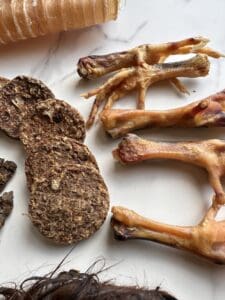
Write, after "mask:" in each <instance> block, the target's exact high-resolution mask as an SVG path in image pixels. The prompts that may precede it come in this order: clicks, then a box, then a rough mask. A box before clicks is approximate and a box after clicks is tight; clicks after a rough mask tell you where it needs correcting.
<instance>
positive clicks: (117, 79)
mask: <svg viewBox="0 0 225 300" xmlns="http://www.w3.org/2000/svg"><path fill="white" fill-rule="evenodd" d="M209 67H210V63H209V60H208V58H207V56H206V55H196V56H195V57H193V58H191V59H189V60H185V61H180V62H173V63H163V64H156V65H152V66H150V65H147V64H144V65H143V66H140V67H131V68H127V69H122V70H121V71H120V72H118V73H117V74H116V75H115V76H113V77H112V78H110V79H109V80H108V81H107V82H106V83H105V84H104V85H102V86H101V87H99V88H97V89H95V90H93V91H90V92H89V93H86V94H83V95H82V96H83V97H85V98H89V97H92V96H97V97H100V99H101V100H102V102H103V101H104V100H105V99H107V98H108V102H107V104H106V107H105V109H106V108H107V109H110V108H111V107H112V105H113V103H114V102H115V101H117V100H118V99H119V98H121V97H122V96H125V95H126V94H127V93H129V92H130V91H132V90H134V89H137V90H138V91H139V98H138V104H137V107H138V108H139V109H144V104H145V92H146V91H147V89H148V87H149V86H150V85H152V84H153V83H155V82H158V81H162V80H168V79H174V78H176V77H188V78H195V77H201V76H206V75H207V74H208V72H209ZM179 90H180V91H182V92H183V90H182V89H179ZM94 106H96V102H95V103H94ZM96 111H97V109H96V108H92V113H91V114H90V116H89V120H88V123H89V125H91V120H92V123H93V121H94V118H95V115H94V114H93V112H94V113H96Z"/></svg>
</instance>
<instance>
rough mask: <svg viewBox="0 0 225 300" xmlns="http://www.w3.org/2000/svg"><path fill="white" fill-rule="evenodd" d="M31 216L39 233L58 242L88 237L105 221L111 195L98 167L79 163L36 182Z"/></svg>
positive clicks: (73, 241) (76, 240)
mask: <svg viewBox="0 0 225 300" xmlns="http://www.w3.org/2000/svg"><path fill="white" fill-rule="evenodd" d="M34 190H35V191H34V192H32V193H31V195H30V202H29V215H30V219H31V221H32V223H33V224H34V225H35V226H36V227H37V229H38V230H39V231H40V233H41V234H42V235H43V236H45V237H46V238H48V239H51V240H52V241H54V242H55V243H57V244H72V243H76V242H78V241H81V240H83V239H87V238H88V237H90V236H91V235H92V234H94V233H95V232H96V231H97V230H98V229H99V228H100V227H101V225H102V224H103V222H104V220H105V218H106V215H107V212H108V209H109V195H108V190H107V187H106V185H105V183H104V181H103V178H102V177H101V175H100V174H99V172H97V171H96V169H95V168H92V167H87V166H84V165H83V166H82V165H77V166H68V167H67V168H66V169H64V170H62V169H61V168H59V169H58V170H55V172H54V173H52V174H51V175H49V176H48V177H47V178H46V179H45V180H44V181H43V180H42V181H40V182H36V187H35V189H34Z"/></svg>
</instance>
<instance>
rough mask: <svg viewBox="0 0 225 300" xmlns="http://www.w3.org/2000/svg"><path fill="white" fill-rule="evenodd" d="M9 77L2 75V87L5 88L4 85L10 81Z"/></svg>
mask: <svg viewBox="0 0 225 300" xmlns="http://www.w3.org/2000/svg"><path fill="white" fill-rule="evenodd" d="M9 81H10V80H9V79H7V78H5V77H0V89H1V88H3V86H5V85H6V84H7V83H9Z"/></svg>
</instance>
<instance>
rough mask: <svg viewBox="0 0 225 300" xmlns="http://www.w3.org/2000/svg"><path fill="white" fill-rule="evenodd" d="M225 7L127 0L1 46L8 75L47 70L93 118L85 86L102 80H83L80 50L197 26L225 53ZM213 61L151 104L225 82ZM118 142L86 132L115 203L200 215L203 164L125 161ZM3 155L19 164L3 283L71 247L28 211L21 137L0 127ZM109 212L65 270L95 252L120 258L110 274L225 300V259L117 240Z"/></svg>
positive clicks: (163, 104) (1, 246) (215, 133)
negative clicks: (100, 19)
mask: <svg viewBox="0 0 225 300" xmlns="http://www.w3.org/2000/svg"><path fill="white" fill-rule="evenodd" d="M224 11H225V2H224V1H223V0H217V1H210V0H207V1H206V0H198V1H194V0H192V1H191V0H167V1H163V0H151V1H149V0H139V1H135V0H127V1H126V4H125V6H124V8H123V10H122V12H121V14H120V18H119V19H118V20H117V21H116V22H111V23H109V24H105V25H103V26H96V27H93V28H89V29H84V30H80V31H75V32H70V33H62V34H56V35H52V36H48V37H43V38H39V39H36V40H30V41H25V42H21V43H18V44H13V45H9V46H5V47H1V48H0V75H2V76H6V77H9V78H12V77H14V76H16V75H18V74H26V75H31V76H34V77H37V78H40V79H42V80H43V81H45V82H46V83H47V84H48V85H49V86H50V87H51V88H52V90H53V91H54V93H55V94H56V95H57V97H58V98H61V99H65V100H67V101H68V102H69V103H71V104H72V105H74V106H75V107H77V108H78V109H79V110H80V111H81V113H82V114H83V115H84V116H85V117H87V115H88V111H89V109H90V107H91V103H92V101H89V102H87V101H86V102H85V101H83V100H82V99H81V97H80V96H79V95H80V94H81V92H84V91H87V90H88V89H90V88H92V87H94V86H97V85H99V83H100V82H102V80H96V81H93V82H89V83H86V82H82V81H80V80H79V78H78V76H77V74H76V72H75V70H76V62H77V60H78V59H79V57H81V56H86V55H88V54H103V53H108V52H111V51H118V50H123V49H127V48H130V47H133V46H135V45H138V44H142V43H149V42H151V43H154V42H161V41H173V40H178V39H182V38H185V37H189V36H196V35H203V36H206V37H209V38H210V39H211V41H212V43H211V45H212V46H213V47H214V48H215V49H218V50H221V51H223V52H225V29H224ZM211 62H212V67H211V72H210V75H209V76H208V77H207V78H202V79H194V80H185V82H186V84H187V85H188V87H189V90H190V92H191V95H190V96H189V97H184V96H180V95H178V94H177V92H176V91H174V90H173V89H172V88H171V86H170V85H167V84H160V85H156V86H154V87H152V88H151V90H150V92H149V93H148V97H147V98H148V101H147V103H148V107H149V108H172V107H176V106H180V105H183V104H186V103H188V102H191V101H192V100H194V99H199V98H201V97H203V96H207V95H208V94H210V93H213V92H216V91H218V90H220V89H222V88H224V81H225V69H224V67H225V60H218V61H217V60H211ZM193 90H195V91H196V92H195V93H194V92H192V91H193ZM128 99H129V100H128ZM134 99H135V95H131V96H129V97H128V98H127V100H128V101H126V100H123V101H120V106H122V107H133V105H134V103H135V102H134V101H135V100H134ZM224 133H225V131H224V129H210V130H209V129H199V130H187V131H186V130H156V129H155V130H152V131H146V132H142V133H141V134H142V136H145V137H148V138H152V139H156V140H178V139H179V140H185V139H198V138H202V139H203V138H214V137H217V138H224V137H225V134H224ZM117 142H118V141H113V140H111V139H110V138H109V137H107V136H106V135H105V134H104V132H103V131H102V130H101V129H100V128H99V126H98V125H97V126H95V127H94V128H93V129H92V130H91V131H89V132H88V136H87V144H88V145H89V146H90V148H91V149H92V151H93V152H94V154H95V155H96V157H97V160H98V162H99V165H100V168H101V171H102V174H103V175H104V178H105V180H106V183H107V185H108V187H109V190H110V195H111V204H112V205H115V204H120V205H124V206H127V207H129V208H132V209H134V210H136V211H138V212H139V213H141V214H144V215H145V216H147V217H151V218H154V219H156V220H159V221H163V222H167V223H171V224H180V225H181V224H182V225H191V224H195V223H196V222H198V221H199V220H200V218H201V217H202V216H203V214H204V212H205V210H206V208H207V206H208V205H209V202H210V201H209V200H210V197H211V196H212V191H211V189H210V188H209V185H208V182H207V176H206V174H205V172H204V171H202V170H200V169H198V168H195V167H193V166H189V165H183V164H179V163H174V162H165V161H164V162H159V163H149V164H145V165H137V166H133V167H129V168H128V167H121V166H120V165H118V164H116V163H115V162H114V161H113V159H112V155H111V150H112V149H113V148H114V147H115V146H116V144H117ZM0 156H1V157H7V158H8V159H12V160H15V161H16V162H17V163H18V166H19V167H18V171H17V174H16V176H15V177H14V179H13V180H12V181H11V182H10V184H9V185H8V187H7V190H11V189H13V190H14V192H15V207H14V210H13V213H12V215H11V216H10V218H9V219H8V221H7V223H6V225H5V227H4V229H3V230H2V231H1V233H0V282H1V283H2V282H7V281H17V280H21V279H23V278H24V277H26V276H30V275H32V274H35V273H36V272H40V273H41V274H43V273H45V272H47V271H50V270H52V269H53V268H54V267H55V265H56V264H58V263H59V261H60V260H61V259H62V258H63V257H64V255H65V254H66V253H67V252H68V251H69V249H70V247H56V246H54V245H52V244H51V243H48V242H46V240H44V239H42V238H41V237H40V236H39V234H38V233H37V232H36V231H35V230H34V228H33V226H32V225H31V223H30V221H29V219H28V217H27V215H26V213H27V201H28V194H27V191H26V186H25V176H24V167H23V164H24V153H23V149H22V147H21V146H20V143H19V142H15V141H13V140H10V139H9V138H7V137H5V136H4V135H3V134H1V135H0ZM109 219H110V218H108V220H107V221H106V223H105V224H104V226H103V227H102V229H101V230H100V231H99V232H98V233H97V234H96V235H94V236H93V238H91V239H89V240H87V241H85V242H82V243H79V244H78V245H77V246H76V247H75V249H74V250H73V252H72V254H71V255H70V257H69V258H68V260H67V262H66V263H65V266H64V268H65V269H68V268H72V267H74V268H78V269H81V270H85V269H86V268H88V266H89V265H90V264H91V263H92V262H94V260H95V259H96V258H101V257H104V258H105V260H106V264H107V265H110V264H115V263H117V265H116V266H114V267H113V268H112V269H111V270H110V272H106V273H104V274H103V275H102V276H103V278H105V279H106V278H112V279H114V278H116V279H117V282H118V283H138V284H140V285H143V284H147V285H148V286H149V287H155V286H160V287H162V288H164V289H167V290H168V291H170V292H171V293H173V294H174V295H176V296H177V297H178V299H181V300H193V299H204V300H221V299H225V285H224V277H225V267H223V266H217V265H212V264H210V263H208V262H206V261H204V260H202V259H200V258H198V257H195V256H192V255H190V254H188V253H185V252H183V251H179V250H175V249H170V248H168V247H165V246H161V245H157V244H154V243H150V242H144V241H130V242H124V243H121V242H116V241H114V240H113V237H112V234H111V232H110V228H109Z"/></svg>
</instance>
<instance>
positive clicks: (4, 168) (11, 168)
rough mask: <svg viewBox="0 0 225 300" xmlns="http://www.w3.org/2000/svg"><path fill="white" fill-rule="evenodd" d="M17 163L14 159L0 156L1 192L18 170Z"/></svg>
mask: <svg viewBox="0 0 225 300" xmlns="http://www.w3.org/2000/svg"><path fill="white" fill-rule="evenodd" d="M16 168H17V166H16V164H15V163H14V162H12V161H8V160H6V161H5V160H4V159H2V158H0V193H1V192H2V191H3V189H4V188H5V186H6V184H7V183H8V181H9V180H10V179H11V178H12V176H13V175H14V173H15V171H16Z"/></svg>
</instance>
